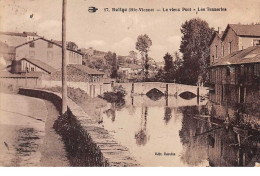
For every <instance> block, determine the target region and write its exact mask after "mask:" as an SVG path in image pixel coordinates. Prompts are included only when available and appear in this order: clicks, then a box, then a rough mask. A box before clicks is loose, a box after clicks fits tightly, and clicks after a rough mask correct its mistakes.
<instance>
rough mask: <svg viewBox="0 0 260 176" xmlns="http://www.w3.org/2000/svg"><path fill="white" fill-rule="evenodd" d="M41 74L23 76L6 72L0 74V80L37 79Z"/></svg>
mask: <svg viewBox="0 0 260 176" xmlns="http://www.w3.org/2000/svg"><path fill="white" fill-rule="evenodd" d="M42 74H43V73H42V72H29V73H24V74H12V73H10V72H8V71H2V72H0V77H2V78H38V77H40V76H41V75H42Z"/></svg>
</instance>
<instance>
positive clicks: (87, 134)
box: [19, 88, 140, 167]
mask: <svg viewBox="0 0 260 176" xmlns="http://www.w3.org/2000/svg"><path fill="white" fill-rule="evenodd" d="M19 93H20V94H22V95H27V96H32V97H36V98H42V99H46V100H49V101H51V102H52V103H53V104H54V105H55V106H56V107H57V109H58V110H59V111H60V112H61V102H62V99H61V95H60V94H58V93H53V92H50V91H45V90H37V89H24V88H22V89H19ZM54 128H55V129H56V131H57V132H58V133H59V134H60V135H61V136H62V138H63V141H64V143H65V146H66V150H67V152H68V158H69V160H70V163H71V165H72V166H119V167H121V166H128V167H129V166H140V164H139V163H138V162H137V161H136V160H135V159H134V158H133V157H132V156H131V153H130V152H129V150H128V149H127V148H126V147H124V146H121V145H120V144H118V143H117V141H116V140H115V139H114V138H113V136H112V135H111V134H109V132H108V131H107V130H105V129H104V128H102V127H100V126H99V125H98V124H96V122H94V120H92V119H91V118H90V117H89V116H88V115H87V114H86V113H85V112H84V111H83V110H82V108H81V107H79V106H78V105H77V104H76V103H75V102H73V101H72V100H70V99H68V113H67V115H66V116H63V117H59V118H58V119H57V121H56V122H55V124H54Z"/></svg>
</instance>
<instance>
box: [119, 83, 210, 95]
mask: <svg viewBox="0 0 260 176" xmlns="http://www.w3.org/2000/svg"><path fill="white" fill-rule="evenodd" d="M115 85H122V86H123V88H125V89H126V91H127V93H133V94H137V95H145V94H146V93H147V92H149V91H150V90H152V89H154V88H155V89H157V90H159V91H161V92H162V93H164V94H168V95H169V96H172V95H180V94H181V93H183V92H191V93H194V94H195V95H197V89H198V87H197V86H191V85H185V84H175V83H163V82H137V83H116V84H115ZM207 93H208V88H207V87H199V95H201V96H202V95H206V94H207Z"/></svg>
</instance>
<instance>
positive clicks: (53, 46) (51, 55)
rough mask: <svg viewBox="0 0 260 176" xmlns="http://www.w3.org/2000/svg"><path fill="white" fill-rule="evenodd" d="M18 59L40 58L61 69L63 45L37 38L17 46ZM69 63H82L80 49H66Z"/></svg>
mask: <svg viewBox="0 0 260 176" xmlns="http://www.w3.org/2000/svg"><path fill="white" fill-rule="evenodd" d="M15 48H16V56H15V59H16V60H17V61H19V60H21V59H23V58H26V59H30V60H31V59H32V60H40V61H41V62H43V63H46V64H48V65H49V66H51V67H53V68H54V69H61V67H62V45H59V44H57V43H55V42H53V41H50V40H47V39H44V38H37V39H34V40H31V41H28V42H26V43H23V44H21V45H19V46H16V47H15ZM66 56H67V62H68V64H78V65H82V54H81V53H80V52H78V51H75V50H71V49H67V50H66Z"/></svg>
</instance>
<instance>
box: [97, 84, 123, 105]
mask: <svg viewBox="0 0 260 176" xmlns="http://www.w3.org/2000/svg"><path fill="white" fill-rule="evenodd" d="M125 96H126V91H125V89H124V88H123V87H122V86H121V85H120V86H115V87H113V91H112V92H104V94H103V96H100V97H101V98H103V99H104V100H106V101H108V102H109V103H124V102H125Z"/></svg>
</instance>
